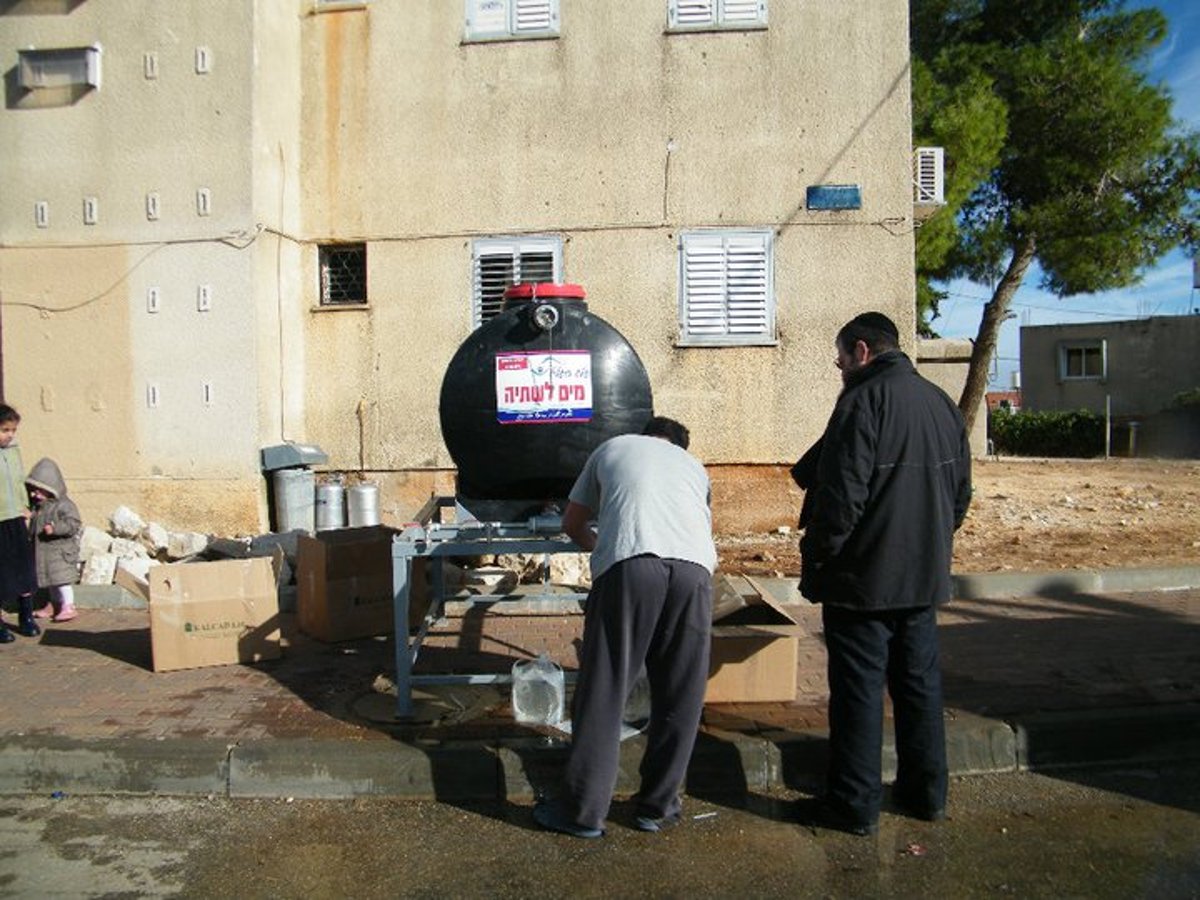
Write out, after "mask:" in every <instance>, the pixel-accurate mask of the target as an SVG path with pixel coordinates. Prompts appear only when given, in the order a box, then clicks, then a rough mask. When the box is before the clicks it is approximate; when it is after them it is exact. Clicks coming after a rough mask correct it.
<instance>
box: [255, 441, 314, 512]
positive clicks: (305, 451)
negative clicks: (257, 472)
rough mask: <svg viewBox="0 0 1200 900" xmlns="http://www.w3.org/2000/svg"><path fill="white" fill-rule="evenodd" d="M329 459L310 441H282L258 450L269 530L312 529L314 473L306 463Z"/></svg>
mask: <svg viewBox="0 0 1200 900" xmlns="http://www.w3.org/2000/svg"><path fill="white" fill-rule="evenodd" d="M328 461H329V456H328V455H327V454H326V453H325V451H324V450H322V449H321V448H320V447H318V446H316V445H314V444H295V443H285V444H276V445H274V446H271V447H264V448H263V449H262V470H263V474H264V475H265V476H266V479H267V510H268V512H269V515H270V517H271V530H272V531H294V530H296V529H301V530H303V531H307V532H309V533H311V532H313V531H314V530H315V529H316V474H315V473H314V472H313V470H312V469H311V468H309V467H310V466H314V465H320V464H321V463H326V462H328Z"/></svg>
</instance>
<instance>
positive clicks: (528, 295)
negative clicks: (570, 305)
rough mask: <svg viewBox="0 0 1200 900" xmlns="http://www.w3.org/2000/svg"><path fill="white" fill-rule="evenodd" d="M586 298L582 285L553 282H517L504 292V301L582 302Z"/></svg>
mask: <svg viewBox="0 0 1200 900" xmlns="http://www.w3.org/2000/svg"><path fill="white" fill-rule="evenodd" d="M586 296H587V294H586V293H585V292H584V290H583V285H579V284H569V283H568V284H557V283H555V282H553V281H540V282H536V283H534V282H519V283H517V284H514V285H512V286H510V287H508V288H505V290H504V299H505V300H582V299H584V298H585V297H586Z"/></svg>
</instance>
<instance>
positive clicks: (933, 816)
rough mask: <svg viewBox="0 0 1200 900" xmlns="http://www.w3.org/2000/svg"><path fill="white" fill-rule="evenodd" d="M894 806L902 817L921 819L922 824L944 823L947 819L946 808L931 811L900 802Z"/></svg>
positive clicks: (941, 807)
mask: <svg viewBox="0 0 1200 900" xmlns="http://www.w3.org/2000/svg"><path fill="white" fill-rule="evenodd" d="M893 805H894V806H895V807H896V812H898V813H900V815H902V816H908V818H910V819H920V820H921V821H922V822H943V821H945V819H946V807H944V806H940V807H938V808H937V809H929V808H928V807H922V806H909V805H908V804H907V803H900V802H896V803H895V804H893Z"/></svg>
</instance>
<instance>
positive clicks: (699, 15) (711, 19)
mask: <svg viewBox="0 0 1200 900" xmlns="http://www.w3.org/2000/svg"><path fill="white" fill-rule="evenodd" d="M668 18H669V21H670V25H671V27H672V28H696V27H699V26H701V25H713V24H715V23H716V21H717V0H673V2H672V3H671V10H670V15H669V16H668Z"/></svg>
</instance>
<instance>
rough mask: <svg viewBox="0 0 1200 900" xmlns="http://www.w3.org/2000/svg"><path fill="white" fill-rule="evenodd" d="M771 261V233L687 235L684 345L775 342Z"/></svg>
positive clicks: (683, 285) (683, 287)
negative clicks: (692, 342) (689, 341)
mask: <svg viewBox="0 0 1200 900" xmlns="http://www.w3.org/2000/svg"><path fill="white" fill-rule="evenodd" d="M770 255H771V237H770V233H769V232H730V233H709V232H698V233H694V234H686V235H684V236H683V245H682V261H681V276H682V293H683V297H682V307H683V308H682V325H683V331H684V338H685V340H687V339H697V340H701V341H704V340H718V341H719V339H721V338H730V339H734V340H735V342H736V340H738V339H743V340H744V339H760V340H761V339H763V338H766V339H773V337H774V334H773V332H774V314H773V313H774V307H773V304H772V297H771V291H772V286H771V264H770Z"/></svg>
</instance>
